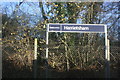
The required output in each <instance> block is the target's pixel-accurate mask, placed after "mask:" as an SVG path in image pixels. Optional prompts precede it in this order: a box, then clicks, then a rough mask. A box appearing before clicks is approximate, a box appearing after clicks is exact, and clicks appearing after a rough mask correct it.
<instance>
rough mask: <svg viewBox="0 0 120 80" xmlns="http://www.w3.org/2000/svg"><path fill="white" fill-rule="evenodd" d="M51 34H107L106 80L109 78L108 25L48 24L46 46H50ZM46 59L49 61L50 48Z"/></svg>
mask: <svg viewBox="0 0 120 80" xmlns="http://www.w3.org/2000/svg"><path fill="white" fill-rule="evenodd" d="M49 32H69V33H105V60H106V61H105V64H106V70H105V71H106V72H105V73H106V78H109V75H108V74H109V73H110V72H109V70H108V69H109V64H108V63H109V61H110V56H109V50H108V39H107V25H104V24H54V23H51V24H48V25H47V31H46V45H47V46H48V35H49ZM46 59H48V47H46Z"/></svg>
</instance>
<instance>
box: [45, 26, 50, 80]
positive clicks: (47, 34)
mask: <svg viewBox="0 0 120 80" xmlns="http://www.w3.org/2000/svg"><path fill="white" fill-rule="evenodd" d="M48 36H49V24H48V25H47V31H46V63H45V64H46V78H47V76H48Z"/></svg>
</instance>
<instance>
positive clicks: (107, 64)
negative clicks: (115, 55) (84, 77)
mask: <svg viewBox="0 0 120 80" xmlns="http://www.w3.org/2000/svg"><path fill="white" fill-rule="evenodd" d="M105 78H107V79H108V78H110V71H109V58H108V39H107V25H105Z"/></svg>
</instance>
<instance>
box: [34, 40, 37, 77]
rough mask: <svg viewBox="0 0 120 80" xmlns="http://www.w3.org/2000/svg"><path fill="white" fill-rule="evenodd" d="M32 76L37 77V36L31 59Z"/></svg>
mask: <svg viewBox="0 0 120 80" xmlns="http://www.w3.org/2000/svg"><path fill="white" fill-rule="evenodd" d="M33 70H34V78H37V38H35V41H34V60H33Z"/></svg>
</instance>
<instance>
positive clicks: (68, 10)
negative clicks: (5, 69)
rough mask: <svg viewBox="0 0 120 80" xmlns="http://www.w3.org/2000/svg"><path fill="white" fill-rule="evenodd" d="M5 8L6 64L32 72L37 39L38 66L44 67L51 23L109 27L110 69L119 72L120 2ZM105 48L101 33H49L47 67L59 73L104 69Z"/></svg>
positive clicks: (9, 5)
mask: <svg viewBox="0 0 120 80" xmlns="http://www.w3.org/2000/svg"><path fill="white" fill-rule="evenodd" d="M2 4H3V6H2V9H3V11H2V13H1V14H2V25H3V26H2V43H1V44H2V54H3V64H5V63H4V62H9V63H12V64H13V65H14V66H15V67H17V68H18V69H23V68H24V67H25V68H28V69H29V70H32V66H33V60H34V58H33V57H34V39H35V38H37V39H38V64H39V65H38V66H43V67H45V66H44V63H45V46H46V44H45V42H46V40H45V37H46V36H45V35H46V25H47V24H48V23H79V24H107V26H108V34H109V35H108V37H109V39H110V43H111V44H110V46H111V48H110V50H111V53H110V55H111V61H112V62H111V66H112V67H113V66H114V67H117V68H118V64H119V60H120V54H119V53H120V51H119V46H118V45H117V43H120V41H119V40H118V36H119V35H120V34H119V33H118V29H119V28H118V27H119V22H118V21H119V18H120V17H119V11H118V8H119V6H118V4H119V2H116V3H114V2H107V3H105V2H82V3H79V2H19V3H15V2H13V3H12V2H11V3H2ZM6 5H7V6H6ZM8 7H9V8H8ZM26 9H27V10H26ZM113 15H114V16H113ZM104 44H105V43H104V34H100V33H94V34H93V33H80V34H78V33H74V34H73V33H50V34H49V59H48V65H49V66H50V67H51V68H54V69H56V70H58V71H65V70H67V69H69V70H73V69H75V70H77V69H79V70H88V69H89V70H91V69H93V70H94V69H103V68H104V66H105V65H104V61H105V56H104ZM115 65H117V66H115Z"/></svg>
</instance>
